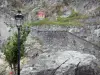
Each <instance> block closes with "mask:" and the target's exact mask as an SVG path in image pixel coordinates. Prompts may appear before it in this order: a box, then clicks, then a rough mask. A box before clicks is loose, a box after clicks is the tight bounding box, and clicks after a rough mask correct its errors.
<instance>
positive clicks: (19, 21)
mask: <svg viewBox="0 0 100 75" xmlns="http://www.w3.org/2000/svg"><path fill="white" fill-rule="evenodd" d="M14 17H15V21H16V27H17V29H18V54H17V55H18V59H17V60H18V69H17V70H18V72H17V73H18V74H17V75H20V48H21V47H20V29H21V26H22V20H23V18H24V16H23V15H22V14H21V11H20V10H18V13H17V14H16V15H15V16H14Z"/></svg>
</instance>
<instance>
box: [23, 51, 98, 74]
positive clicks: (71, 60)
mask: <svg viewBox="0 0 100 75" xmlns="http://www.w3.org/2000/svg"><path fill="white" fill-rule="evenodd" d="M35 60H36V63H34V64H33V65H34V66H26V67H24V68H23V69H22V71H21V75H63V74H64V75H66V74H67V75H70V74H71V75H75V73H79V75H80V74H81V73H80V71H79V70H82V69H79V68H81V67H84V68H83V69H85V68H86V69H87V70H86V71H87V72H86V73H85V72H84V71H82V72H83V73H85V75H88V73H91V74H89V75H93V72H95V73H97V74H96V75H99V72H96V71H97V70H99V68H98V66H97V65H99V64H98V60H97V59H96V57H95V56H93V55H89V54H83V53H80V52H77V51H62V52H61V51H58V52H50V53H43V54H40V55H39V56H38V57H37V58H36V59H35ZM33 61H34V60H33ZM78 64H79V65H78ZM77 65H78V66H77ZM87 65H88V66H87ZM76 69H79V70H78V71H79V72H76ZM88 70H91V71H88ZM76 75H78V74H76Z"/></svg>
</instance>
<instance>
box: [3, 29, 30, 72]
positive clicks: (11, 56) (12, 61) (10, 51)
mask: <svg viewBox="0 0 100 75" xmlns="http://www.w3.org/2000/svg"><path fill="white" fill-rule="evenodd" d="M29 32H30V31H27V32H26V31H25V29H22V30H21V37H20V45H21V49H20V53H21V55H20V56H21V57H23V56H24V42H25V41H26V37H27V36H28V34H29ZM17 37H18V34H17V33H14V35H13V36H11V37H10V38H9V39H8V40H7V43H6V44H5V45H4V51H3V52H4V55H5V60H6V61H7V62H8V64H9V66H10V68H11V69H14V71H15V73H16V65H17V64H18V63H17V62H18V59H17V58H18V57H17V53H18V41H17Z"/></svg>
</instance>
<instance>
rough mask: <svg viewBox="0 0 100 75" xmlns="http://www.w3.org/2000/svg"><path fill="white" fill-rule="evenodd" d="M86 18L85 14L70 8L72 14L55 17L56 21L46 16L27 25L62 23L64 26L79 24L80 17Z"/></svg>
mask: <svg viewBox="0 0 100 75" xmlns="http://www.w3.org/2000/svg"><path fill="white" fill-rule="evenodd" d="M84 18H87V16H86V15H82V14H79V13H78V12H75V11H74V10H72V14H71V15H70V16H69V17H60V16H58V17H57V20H56V21H51V20H49V19H48V18H45V19H43V20H38V21H35V22H31V23H27V25H29V26H37V25H64V26H81V25H82V23H81V22H80V20H81V19H84Z"/></svg>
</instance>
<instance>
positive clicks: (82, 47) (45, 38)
mask: <svg viewBox="0 0 100 75" xmlns="http://www.w3.org/2000/svg"><path fill="white" fill-rule="evenodd" d="M32 35H33V36H34V37H37V38H39V39H40V41H41V42H42V43H43V48H44V49H43V50H44V51H47V52H49V51H54V52H56V51H57V50H59V49H60V50H62V51H64V50H75V51H80V52H84V53H89V54H92V55H95V56H96V57H97V58H100V47H99V46H97V45H95V44H93V43H91V42H89V41H86V40H84V39H82V38H80V37H78V36H76V35H74V34H72V33H70V32H68V31H67V30H44V29H43V30H42V29H33V32H32Z"/></svg>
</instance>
